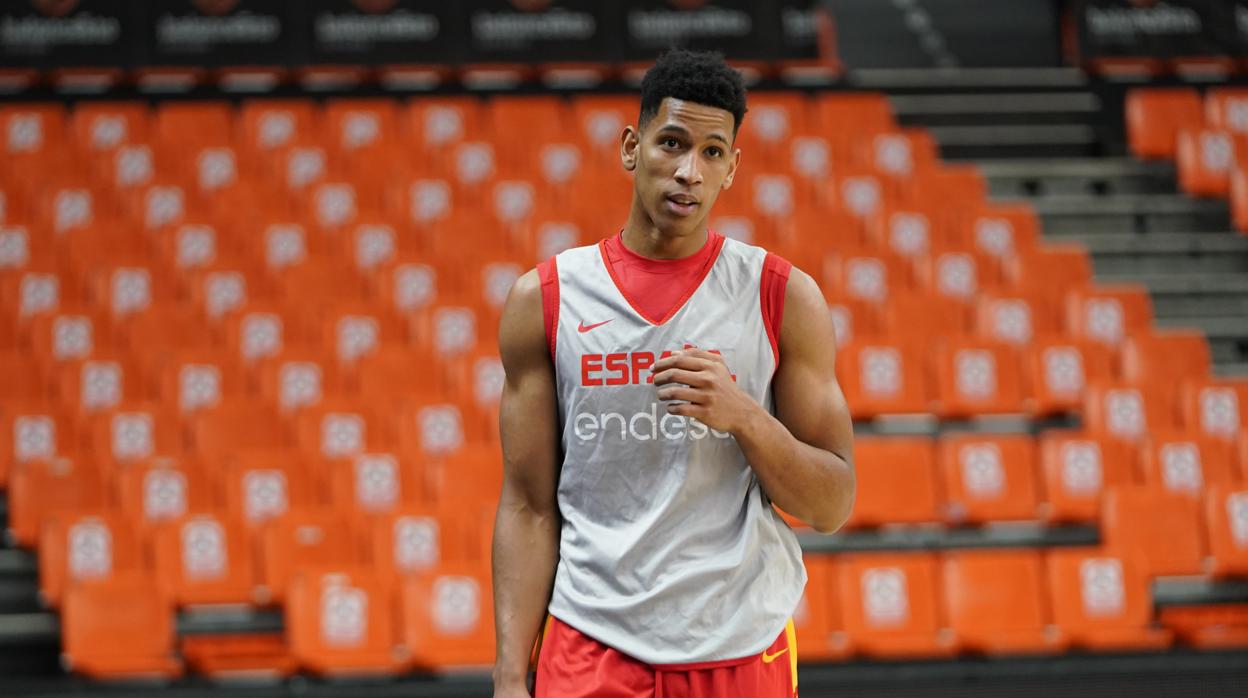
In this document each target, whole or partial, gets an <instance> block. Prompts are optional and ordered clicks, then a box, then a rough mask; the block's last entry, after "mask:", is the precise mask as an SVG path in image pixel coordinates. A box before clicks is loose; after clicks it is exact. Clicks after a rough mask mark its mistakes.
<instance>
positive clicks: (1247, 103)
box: [1205, 87, 1248, 133]
mask: <svg viewBox="0 0 1248 698" xmlns="http://www.w3.org/2000/svg"><path fill="white" fill-rule="evenodd" d="M1246 110H1248V90H1245V89H1244V88H1242V87H1212V88H1210V89H1208V90H1205V121H1206V123H1208V124H1209V126H1211V127H1213V128H1219V129H1225V130H1227V131H1230V132H1232V133H1248V118H1246V117H1245V114H1248V111H1246Z"/></svg>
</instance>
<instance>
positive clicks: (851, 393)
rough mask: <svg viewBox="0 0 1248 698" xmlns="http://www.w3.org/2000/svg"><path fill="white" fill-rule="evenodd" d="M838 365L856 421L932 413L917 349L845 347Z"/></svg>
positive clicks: (868, 343)
mask: <svg viewBox="0 0 1248 698" xmlns="http://www.w3.org/2000/svg"><path fill="white" fill-rule="evenodd" d="M836 363H837V371H836V373H837V378H838V380H839V381H840V384H841V388H842V389H843V390H844V392H845V397H846V399H847V400H848V402H849V406H850V411H851V413H852V414H853V417H854V418H855V419H869V418H872V417H878V416H880V415H885V414H926V413H929V412H930V410H931V405H930V404H929V402H928V390H927V384H926V376H925V371H924V366H923V360H922V358H921V356H920V354H919V352H918V351H917V350H916V349H915V348H914V347H912V346H910V345H906V344H893V343H890V342H886V341H873V340H866V339H863V340H859V341H857V342H853V343H851V344H849V345H847V346H846V347H844V348H843V349H842V350H841V351H840V352H839V353H838V354H837V359H836Z"/></svg>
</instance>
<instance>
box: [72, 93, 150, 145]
mask: <svg viewBox="0 0 1248 698" xmlns="http://www.w3.org/2000/svg"><path fill="white" fill-rule="evenodd" d="M150 121H151V110H150V109H148V106H147V105H146V104H143V103H142V102H87V103H82V104H78V105H77V106H75V107H74V113H73V115H72V116H71V117H70V123H71V125H72V128H73V134H74V140H75V141H76V142H77V144H78V145H79V146H80V147H85V148H86V149H88V150H89V151H91V152H96V153H98V152H102V151H110V150H113V149H114V148H117V147H118V146H121V145H125V144H127V143H135V142H143V141H144V140H146V139H147V131H148V128H149V124H150Z"/></svg>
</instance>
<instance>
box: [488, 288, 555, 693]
mask: <svg viewBox="0 0 1248 698" xmlns="http://www.w3.org/2000/svg"><path fill="white" fill-rule="evenodd" d="M498 342H499V351H500V354H501V357H502V361H503V368H504V370H505V372H506V381H505V383H504V386H503V397H502V405H501V407H500V416H499V426H500V430H501V437H502V444H503V491H502V495H501V497H500V499H499V503H498V515H497V517H496V518H495V521H494V615H495V617H494V627H495V633H496V635H497V654H496V656H495V660H494V695H495V696H496V697H497V698H502V697H503V696H506V697H507V698H512V697H514V696H528V695H529V694H528V690H527V688H526V685H525V682H526V679H527V676H528V669H529V658H530V655H531V653H532V651H533V645H534V643H535V642H536V640H537V635H538V633H539V632H541V628H542V623H543V621H544V620H545V618H546V607H547V604H548V603H549V601H550V593H551V588H552V586H553V585H554V578H555V566H556V565H557V564H558V561H559V530H560V518H559V509H558V504H557V499H556V494H555V490H556V488H557V486H558V478H559V467H560V445H559V440H560V435H559V429H558V423H559V418H558V403H557V397H556V394H555V372H554V365H553V362H552V360H551V356H550V349H549V345H548V344H547V341H546V332H545V328H544V326H543V320H542V293H541V284H540V281H539V278H538V274H537V271H536V270H532V271H530V272H528V273H527V274H525V275H524V276H522V277H520V279H519V280H518V281H516V284H515V286H514V287H512V289H511V293H510V295H509V296H508V297H507V303H506V305H505V306H504V307H503V317H502V323H501V325H500V327H499V340H498Z"/></svg>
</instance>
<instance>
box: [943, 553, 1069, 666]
mask: <svg viewBox="0 0 1248 698" xmlns="http://www.w3.org/2000/svg"><path fill="white" fill-rule="evenodd" d="M1043 569H1044V568H1043V563H1042V561H1041V558H1040V553H1039V552H1036V551H1031V550H990V551H989V550H979V551H961V552H957V553H950V554H948V555H946V556H945V558H944V560H943V570H942V572H943V575H942V576H943V582H944V594H945V609H946V611H947V612H948V614H949V623H950V626H951V627H952V628H953V631H954V632H955V633H956V634H957V637H958V639H959V640H961V641H962V643H963V646H964V647H965V648H966V649H968V650H972V651H978V652H985V653H987V654H1052V653H1055V652H1061V651H1063V650H1065V649H1066V647H1067V645H1068V639H1067V638H1066V636H1065V635H1064V633H1063V632H1062V631H1061V630H1060V629H1059V628H1057V627H1056V626H1053V625H1052V624H1051V623H1052V621H1051V619H1050V618H1049V617H1048V613H1047V608H1046V607H1047V605H1048V604H1047V603H1045V599H1044V597H1045V591H1044V571H1043Z"/></svg>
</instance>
